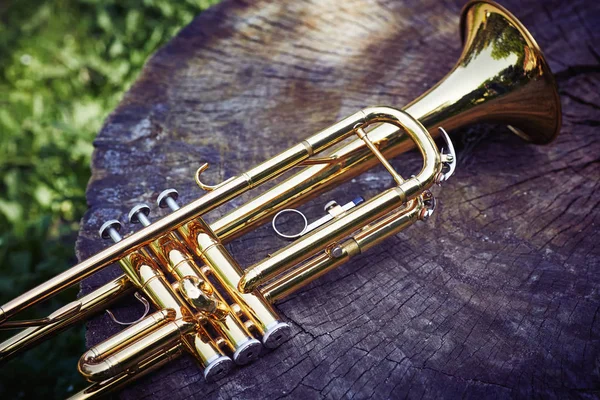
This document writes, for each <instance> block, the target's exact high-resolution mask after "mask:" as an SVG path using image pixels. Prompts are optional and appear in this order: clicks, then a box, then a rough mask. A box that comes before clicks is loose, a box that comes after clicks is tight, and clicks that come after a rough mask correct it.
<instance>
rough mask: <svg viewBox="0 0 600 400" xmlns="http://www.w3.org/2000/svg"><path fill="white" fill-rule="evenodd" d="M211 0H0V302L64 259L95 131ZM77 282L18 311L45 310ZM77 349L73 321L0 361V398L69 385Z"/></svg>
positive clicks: (73, 384)
mask: <svg viewBox="0 0 600 400" xmlns="http://www.w3.org/2000/svg"><path fill="white" fill-rule="evenodd" d="M217 1H218V0H181V1H178V2H171V1H169V0H120V1H116V0H112V1H111V0H55V1H51V0H36V1H33V0H19V1H16V0H14V1H8V2H3V3H2V5H0V303H5V302H6V301H8V300H10V299H12V298H14V297H16V296H18V295H19V294H20V293H22V292H24V291H25V290H27V289H30V288H32V287H33V286H35V285H36V284H39V283H41V282H43V281H45V280H47V279H48V278H50V277H52V276H54V275H56V274H57V273H59V272H61V271H64V270H65V269H67V268H69V267H70V266H71V265H72V264H73V262H74V261H75V254H74V241H75V238H76V234H77V230H78V228H79V220H80V219H81V217H82V215H83V213H84V211H85V209H86V201H85V187H86V184H87V181H88V179H89V177H90V168H89V165H90V158H91V154H92V145H91V143H92V140H93V138H94V136H95V135H96V133H97V132H98V130H99V129H100V127H101V124H102V122H103V120H104V119H105V118H106V117H107V115H108V114H109V113H110V111H111V110H112V109H113V108H114V107H115V106H116V105H117V103H118V101H119V99H120V98H121V96H122V94H123V92H124V91H125V90H126V89H127V88H128V87H129V86H130V85H131V83H132V82H133V81H134V80H135V78H136V76H137V75H138V73H139V71H140V69H141V68H142V66H143V64H144V62H145V61H146V60H147V58H148V57H149V56H150V55H151V54H152V53H153V52H155V51H156V49H157V48H158V47H160V46H161V45H162V44H164V43H165V42H166V41H168V40H169V39H170V38H171V37H172V36H173V35H174V34H175V33H176V32H177V31H178V30H179V29H181V27H183V26H184V25H186V24H187V23H189V22H190V21H191V20H192V19H193V17H194V16H195V15H197V14H198V13H199V12H200V11H201V10H203V9H204V8H206V7H208V6H209V5H211V4H212V3H215V2H217ZM76 293H77V289H73V290H71V291H70V292H67V293H64V294H63V295H61V296H59V297H57V298H56V299H54V300H51V301H49V302H47V303H45V304H44V305H43V306H41V307H38V308H37V310H35V312H31V313H27V314H25V315H22V316H20V318H26V317H39V316H43V315H45V314H47V313H48V312H49V311H51V310H54V309H56V308H57V307H58V306H59V305H61V304H64V303H65V302H67V301H70V300H72V299H73V298H74V297H75V296H76ZM6 336H7V335H6V334H4V333H3V335H2V336H0V338H5V337H6ZM84 349H85V344H84V338H83V327H78V328H74V329H71V330H70V331H68V332H66V333H63V334H61V335H59V336H58V337H57V338H55V339H53V340H51V341H50V342H47V343H45V344H43V345H42V346H39V347H37V348H35V349H33V350H31V351H28V352H27V353H25V354H24V355H20V356H19V357H17V358H16V359H15V360H12V361H10V362H8V363H7V364H5V365H2V366H0V374H1V376H2V379H1V380H0V398H2V399H9V398H10V399H12V398H33V397H37V398H64V397H66V396H68V395H69V394H72V393H73V392H74V391H76V390H79V389H80V388H81V387H82V386H83V385H84V384H85V383H84V382H83V380H82V379H81V378H80V377H79V376H78V373H77V371H76V362H77V360H78V359H79V357H80V355H81V353H82V352H83V351H84ZM27 382H32V383H33V384H29V385H28V384H27Z"/></svg>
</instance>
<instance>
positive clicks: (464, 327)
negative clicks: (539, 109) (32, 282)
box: [77, 0, 600, 400]
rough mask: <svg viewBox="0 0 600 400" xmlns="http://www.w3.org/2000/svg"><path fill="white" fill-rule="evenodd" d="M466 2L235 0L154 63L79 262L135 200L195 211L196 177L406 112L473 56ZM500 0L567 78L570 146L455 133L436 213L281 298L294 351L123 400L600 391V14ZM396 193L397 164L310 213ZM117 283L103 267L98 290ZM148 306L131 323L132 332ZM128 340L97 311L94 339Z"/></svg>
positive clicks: (129, 109) (215, 178) (563, 90)
mask: <svg viewBox="0 0 600 400" xmlns="http://www.w3.org/2000/svg"><path fill="white" fill-rule="evenodd" d="M462 5H463V1H456V2H455V1H440V0H426V1H419V2H417V1H392V0H379V1H363V0H357V1H352V2H339V1H332V0H330V1H319V2H298V1H291V0H289V1H288V0H285V1H283V0H282V1H278V2H270V1H255V2H247V3H246V2H242V1H229V0H225V1H223V2H222V3H221V4H219V5H217V6H215V7H212V8H210V9H209V10H208V11H206V12H204V13H202V14H201V15H200V16H199V17H197V18H196V19H195V20H194V21H193V22H192V23H191V24H190V25H189V26H187V27H186V28H185V29H183V30H182V31H181V32H180V33H179V34H178V35H177V37H175V38H174V39H173V40H172V41H171V42H170V43H169V44H168V45H167V46H165V47H164V48H162V49H161V50H160V51H158V52H157V53H156V54H155V55H154V56H153V57H152V58H151V60H150V61H149V62H148V64H147V65H146V67H145V68H144V70H143V72H142V74H141V76H140V77H139V79H138V81H137V82H136V83H135V85H134V86H133V87H132V88H131V90H129V92H128V93H127V94H126V95H125V97H124V99H123V101H122V102H121V104H120V105H119V107H118V108H117V109H116V110H115V111H114V112H113V114H112V115H111V116H110V117H109V118H108V120H107V122H106V124H105V125H104V127H103V129H102V130H101V132H100V133H99V135H98V137H97V139H96V141H95V146H96V150H95V152H94V157H93V167H92V171H93V175H92V179H91V180H90V183H89V186H88V192H87V198H88V202H89V211H88V212H87V214H86V215H85V217H84V219H83V222H82V229H81V232H80V236H79V241H78V243H77V250H78V255H79V257H80V259H83V258H87V257H89V256H91V255H92V254H93V253H95V252H97V251H98V250H100V249H101V248H103V247H105V246H106V245H107V244H106V243H102V241H101V240H100V239H99V238H98V237H97V230H98V228H99V226H100V225H101V224H102V222H103V221H105V220H107V219H111V218H116V217H119V216H122V215H123V214H126V213H127V211H128V210H129V209H130V208H131V207H132V206H133V205H134V204H136V203H138V202H147V203H148V204H154V201H155V199H156V196H157V194H158V193H159V192H160V191H162V190H163V189H165V188H168V187H175V188H177V189H178V190H179V191H180V199H181V202H182V203H187V202H189V201H191V200H192V199H194V198H197V197H198V196H200V195H201V192H200V190H199V189H198V188H197V187H196V185H195V184H194V182H193V173H194V171H195V169H196V168H197V167H198V166H199V165H200V164H201V163H204V162H208V163H210V164H211V165H212V167H211V168H210V169H209V170H208V171H207V172H206V173H205V176H207V179H208V180H210V181H211V182H220V181H222V180H224V179H226V178H228V177H230V176H232V175H235V174H238V173H240V172H243V171H245V170H247V169H248V168H250V167H252V166H254V165H257V164H258V163H260V162H262V161H264V160H266V159H268V158H270V157H271V156H273V155H275V154H277V153H278V152H280V151H282V150H284V149H286V148H288V147H289V146H290V145H292V144H295V143H297V142H299V141H300V140H302V139H303V138H305V137H307V136H309V135H311V134H313V133H315V132H317V131H318V130H320V129H322V128H325V127H327V126H329V125H331V124H332V123H334V122H336V121H338V120H340V119H341V118H343V117H345V116H347V115H350V114H351V113H353V112H355V111H356V110H359V109H361V108H364V107H366V106H369V105H391V106H395V107H401V106H403V105H404V104H407V103H408V102H409V101H410V100H412V99H414V98H415V97H417V96H418V95H419V94H421V93H422V92H424V91H425V90H426V89H428V88H429V87H431V86H432V85H433V84H434V83H436V82H437V81H438V80H439V79H441V78H442V77H443V76H444V75H445V74H446V73H447V72H448V71H449V70H450V68H451V67H452V66H453V65H454V63H455V62H456V60H457V58H458V56H459V54H460V50H461V48H462V45H461V43H460V34H459V25H458V22H459V16H460V9H461V7H462ZM503 5H504V6H506V7H507V8H508V9H509V10H511V11H512V12H513V13H514V14H515V15H516V16H517V17H518V18H519V19H520V20H521V21H522V22H523V23H524V25H525V26H527V27H528V29H529V30H530V31H531V33H532V34H533V36H534V37H535V38H536V40H537V41H538V43H539V44H540V46H541V47H542V49H543V50H544V52H545V55H546V57H547V59H548V61H549V63H550V65H551V67H552V69H553V71H554V72H555V74H556V77H557V81H558V84H559V87H560V95H561V99H562V105H563V128H562V131H561V133H560V135H559V137H558V139H557V140H556V141H555V142H553V143H552V144H550V145H548V146H533V145H527V144H524V143H523V142H522V141H521V140H520V139H519V138H517V137H516V136H514V135H512V134H511V133H510V132H507V130H506V129H505V128H504V127H501V126H498V127H491V126H478V127H475V128H471V129H469V130H464V131H462V132H455V135H454V138H455V141H456V142H457V143H459V147H460V153H459V162H458V168H457V172H456V175H455V176H454V177H453V179H452V180H450V181H449V182H448V183H447V184H446V185H445V186H444V187H443V188H441V189H437V190H436V192H435V194H436V195H437V196H438V199H439V200H440V202H441V206H440V207H439V209H438V210H437V211H436V213H435V214H434V216H433V217H432V218H431V219H430V220H429V221H428V222H427V223H418V224H416V225H415V226H413V227H411V228H409V229H408V230H406V231H404V232H402V233H400V234H398V235H396V236H395V237H393V238H391V239H389V240H387V242H386V243H385V244H384V245H382V246H379V247H378V248H377V249H374V250H372V251H370V252H368V253H367V254H364V255H362V256H360V257H357V258H355V259H353V260H352V261H351V262H349V263H348V264H346V265H343V266H342V267H340V268H339V269H337V270H335V271H334V272H332V273H330V274H328V275H326V276H325V277H322V278H321V279H319V280H318V281H316V282H314V283H313V284H311V285H309V286H308V287H306V288H305V289H303V290H301V291H300V292H298V293H296V294H294V295H292V296H290V297H289V298H287V299H285V300H284V301H283V302H281V303H280V304H279V305H278V306H277V309H278V311H279V312H280V313H281V315H282V316H283V319H285V320H287V321H289V322H290V323H291V325H292V329H293V337H292V338H291V339H290V340H289V341H287V342H286V343H285V344H283V345H282V346H281V347H280V348H278V349H277V350H274V351H265V352H264V354H263V355H262V357H261V358H260V359H259V360H258V361H256V362H254V363H253V364H251V365H250V366H246V367H241V368H236V369H234V370H233V371H232V373H231V374H230V375H229V376H228V377H227V378H225V379H222V380H220V381H217V382H215V383H210V384H208V383H205V382H204V379H203V377H202V372H201V370H200V369H199V368H198V367H197V365H196V364H195V363H194V361H193V360H192V359H191V358H190V357H189V356H184V357H182V358H180V359H178V360H176V361H174V362H172V363H171V364H169V365H167V366H166V367H164V368H162V369H161V370H159V371H157V372H154V373H152V374H150V375H148V376H147V377H144V378H142V379H140V380H139V381H137V382H136V383H134V384H132V385H131V386H129V387H127V388H126V389H125V390H123V391H122V392H121V394H120V397H121V398H123V399H140V398H152V399H158V398H169V399H170V400H174V399H184V398H202V399H220V398H223V399H226V398H244V399H247V398H261V399H274V398H280V397H290V398H299V399H300V398H302V399H304V398H335V399H338V398H369V397H373V398H399V397H408V398H420V397H426V398H439V397H463V396H464V397H468V398H482V397H490V398H509V397H536V398H540V397H541V398H574V397H582V398H593V397H595V396H597V395H598V394H600V376H599V369H598V365H599V364H598V360H599V358H600V346H599V340H600V315H599V311H600V293H599V288H600V274H599V273H598V268H599V267H600V250H599V246H597V244H598V240H599V235H598V234H599V233H600V228H599V222H600V221H599V217H600V212H599V210H600V207H598V205H599V203H600V197H599V195H598V192H599V190H600V189H599V188H600V158H598V157H599V154H600V141H599V140H598V139H597V138H596V137H595V136H596V135H597V130H598V126H599V124H600V112H599V110H600V100H599V96H598V93H599V91H600V65H599V64H600V44H599V43H600V30H599V29H598V26H599V24H600V3H599V2H593V1H583V0H574V1H569V2H566V1H560V0H550V1H535V2H525V3H523V2H518V1H516V0H506V1H503ZM411 163H412V164H413V165H420V164H418V163H419V157H417V155H416V154H408V155H406V156H403V157H400V158H399V159H398V160H394V165H396V166H401V165H410V164H411ZM390 183H391V180H390V178H389V176H388V175H387V173H386V172H385V171H383V170H376V171H373V172H369V173H367V174H366V175H363V176H362V177H361V178H358V179H356V180H354V181H353V182H351V183H350V184H348V185H345V186H344V187H342V188H338V189H335V190H333V191H332V192H331V193H329V194H328V195H326V196H322V197H321V198H320V199H317V200H315V201H312V202H311V203H309V204H308V205H306V206H305V207H303V210H305V211H306V210H308V212H309V213H311V212H313V209H314V210H318V209H320V208H321V206H322V204H324V202H326V201H327V200H329V199H341V200H342V201H343V200H344V199H345V198H346V197H347V196H348V193H352V196H353V195H354V194H357V195H363V196H364V197H366V198H369V197H371V196H373V195H374V194H375V193H377V192H378V191H380V190H381V189H383V188H385V187H387V186H388V185H389V184H390ZM259 190H260V189H259ZM245 198H246V199H247V198H248V197H247V196H246V197H245ZM241 201H242V200H235V201H233V202H231V203H230V204H228V205H227V206H225V207H223V208H221V209H219V210H218V211H217V212H214V213H212V214H210V215H209V216H208V220H209V221H213V220H214V219H215V218H217V217H218V216H220V215H224V214H225V213H226V212H227V211H228V210H231V209H232V208H233V207H235V206H236V205H239V204H241ZM153 212H154V211H153ZM314 213H318V211H314ZM159 215H162V211H161V212H160V213H159V212H155V218H157V217H158V216H159ZM124 219H125V218H124V217H122V218H121V220H122V222H125V221H124ZM134 228H135V227H131V228H130V226H129V225H126V228H125V231H126V232H127V231H128V230H130V229H131V230H133V229H134ZM284 244H285V242H282V241H281V240H280V239H278V238H277V237H276V236H275V234H274V233H273V232H272V230H271V229H270V227H268V226H263V227H262V228H260V229H258V230H256V231H254V232H252V233H250V234H247V235H245V236H244V237H243V238H241V239H238V240H235V241H234V242H232V243H231V244H230V245H228V248H229V250H230V251H231V252H232V253H233V255H234V256H235V257H236V258H237V259H238V260H240V262H242V264H244V265H245V266H247V265H250V264H252V263H254V262H256V261H258V260H260V259H262V258H263V257H264V256H265V255H266V254H267V253H269V252H271V251H274V250H275V249H277V248H279V247H281V246H283V245H284ZM120 273H121V272H120V270H119V268H118V267H116V266H113V267H111V268H107V269H105V270H103V271H101V272H100V273H98V274H96V275H94V276H93V277H91V278H89V279H87V280H85V281H84V282H83V283H82V285H81V287H82V292H83V293H87V292H89V291H91V290H93V289H94V288H96V287H98V286H100V285H101V284H103V283H105V282H106V281H107V280H108V279H110V278H113V277H116V276H117V275H120ZM140 308H141V307H140V306H139V305H136V304H135V303H133V302H129V303H127V304H126V305H124V306H121V307H117V308H116V312H117V313H118V314H119V316H120V317H121V318H122V319H127V318H131V319H135V318H137V316H138V315H139V313H140V312H141V311H140ZM119 330H120V327H119V326H117V325H116V324H114V323H112V322H110V320H108V318H107V317H106V316H105V315H101V316H98V317H96V318H95V319H93V320H91V321H90V322H89V323H88V331H87V341H88V344H89V345H93V344H95V343H97V342H99V341H101V340H103V339H105V338H107V337H108V336H110V335H112V334H114V333H116V332H117V331H119Z"/></svg>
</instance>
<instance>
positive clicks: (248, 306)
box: [180, 218, 279, 335]
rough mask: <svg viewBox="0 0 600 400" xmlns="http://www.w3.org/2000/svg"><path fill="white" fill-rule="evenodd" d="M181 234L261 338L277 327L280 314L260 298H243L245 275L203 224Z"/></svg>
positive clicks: (188, 226)
mask: <svg viewBox="0 0 600 400" xmlns="http://www.w3.org/2000/svg"><path fill="white" fill-rule="evenodd" d="M180 233H181V235H182V236H183V237H185V238H186V239H187V242H188V244H189V246H190V247H191V248H192V249H194V250H195V251H196V253H197V254H198V256H199V257H200V258H202V261H204V262H205V263H206V265H207V266H209V267H210V269H211V270H212V272H213V274H214V276H215V278H217V280H218V281H219V283H220V284H221V285H222V286H223V287H224V288H225V290H226V291H227V293H228V294H229V295H230V296H231V297H232V299H233V301H234V302H235V303H236V304H237V305H238V306H239V307H240V308H241V309H242V311H243V313H244V314H245V315H246V316H247V317H248V318H249V319H250V320H251V321H252V323H253V325H254V326H255V327H256V329H257V330H258V331H259V333H260V334H261V335H264V334H265V333H266V332H267V331H268V330H269V328H270V327H272V326H273V325H274V324H277V323H278V320H279V318H278V316H277V314H276V313H275V311H274V310H273V309H272V307H271V306H270V305H269V304H268V303H267V302H266V301H265V300H264V299H263V298H262V296H261V295H260V294H243V293H240V292H239V291H238V289H237V284H238V282H239V280H240V277H241V276H242V274H243V271H242V269H241V268H240V266H239V265H238V263H237V262H236V261H235V260H234V259H233V257H231V255H230V254H229V252H228V251H227V250H226V249H225V248H224V247H223V245H222V244H221V242H220V241H219V239H218V238H217V237H216V235H215V234H214V232H212V231H211V230H210V227H209V226H208V225H207V224H206V223H205V222H204V220H202V219H201V218H198V219H197V220H196V221H193V222H192V223H190V224H188V225H187V226H186V227H185V229H183V228H182V229H181V230H180Z"/></svg>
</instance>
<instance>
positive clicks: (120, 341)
mask: <svg viewBox="0 0 600 400" xmlns="http://www.w3.org/2000/svg"><path fill="white" fill-rule="evenodd" d="M175 316H176V314H175V311H174V310H171V309H164V310H160V311H157V312H155V313H154V314H150V315H149V316H147V317H146V318H144V319H143V320H141V321H140V322H138V323H136V324H134V325H131V326H129V327H127V328H125V329H123V330H122V331H120V332H119V333H117V334H116V335H114V336H112V337H110V338H109V339H107V340H105V341H103V342H101V343H99V344H97V345H96V346H94V347H91V348H90V349H88V350H87V351H86V352H85V353H83V355H82V356H81V358H80V359H79V364H78V368H79V372H80V373H81V374H82V375H83V376H84V377H85V378H86V379H87V380H89V381H96V382H97V381H102V380H104V379H108V378H110V377H112V376H115V375H117V374H118V373H120V372H121V368H124V365H123V364H122V362H123V360H124V359H123V357H121V356H120V354H119V353H121V352H122V350H123V349H124V348H126V347H127V346H130V345H131V344H132V343H134V342H135V341H136V340H138V339H140V338H142V337H143V336H148V335H149V334H150V333H152V332H154V331H156V330H158V329H160V328H162V327H163V326H164V325H166V324H168V323H171V322H173V321H174V320H175ZM174 327H175V329H177V327H176V326H175V325H170V327H169V330H170V331H172V330H173V328H174ZM171 333H173V332H171ZM145 343H147V344H149V345H150V343H151V342H150V341H148V340H145ZM153 344H154V345H155V344H156V343H153ZM154 347H155V346H153V347H151V348H149V349H148V351H149V352H152V351H153V348H154ZM129 354H131V353H129ZM113 355H114V356H115V357H111V356H113ZM111 358H112V359H111ZM117 360H119V362H117Z"/></svg>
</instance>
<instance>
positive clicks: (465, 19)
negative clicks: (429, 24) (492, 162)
mask: <svg viewBox="0 0 600 400" xmlns="http://www.w3.org/2000/svg"><path fill="white" fill-rule="evenodd" d="M460 25H461V29H460V30H461V35H462V40H463V43H464V47H463V52H462V54H461V56H460V58H459V60H458V62H457V63H456V65H455V66H454V68H453V69H452V70H451V71H450V72H449V73H448V74H447V75H446V77H445V78H444V79H442V80H441V81H440V82H439V83H438V84H437V85H436V86H434V87H433V88H432V89H431V90H429V91H428V92H427V93H425V94H424V95H422V96H421V97H419V98H417V99H416V100H414V101H413V102H412V103H411V104H409V105H408V106H407V108H406V111H407V112H408V113H409V114H411V115H413V116H414V117H416V118H418V119H419V121H421V122H422V123H423V125H425V126H427V127H430V128H436V127H438V126H443V127H444V128H446V129H447V130H451V129H454V128H458V127H462V126H465V125H468V124H469V125H470V124H473V123H476V122H500V123H506V124H507V125H508V127H509V129H510V130H511V131H513V132H514V133H516V134H517V135H519V136H520V137H522V138H523V139H525V140H527V141H529V142H532V143H535V144H546V143H549V142H551V141H552V140H553V139H554V138H555V137H556V136H557V135H558V132H559V130H560V126H561V119H562V118H561V105H560V99H559V97H558V90H557V88H556V82H555V80H554V77H553V75H552V72H551V70H550V67H549V66H548V63H547V62H546V59H545V58H544V55H543V53H542V51H541V50H540V47H539V46H538V44H537V43H536V41H535V40H534V39H533V37H532V36H531V34H530V33H529V31H528V30H527V28H525V27H524V26H523V24H521V22H519V20H518V19H517V18H516V17H515V16H513V15H512V14H511V13H510V12H509V11H508V10H506V9H505V8H504V7H502V6H500V5H499V4H497V3H494V2H491V1H487V0H474V1H470V2H469V3H467V4H466V5H465V7H464V8H463V11H462V16H461V22H460Z"/></svg>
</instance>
